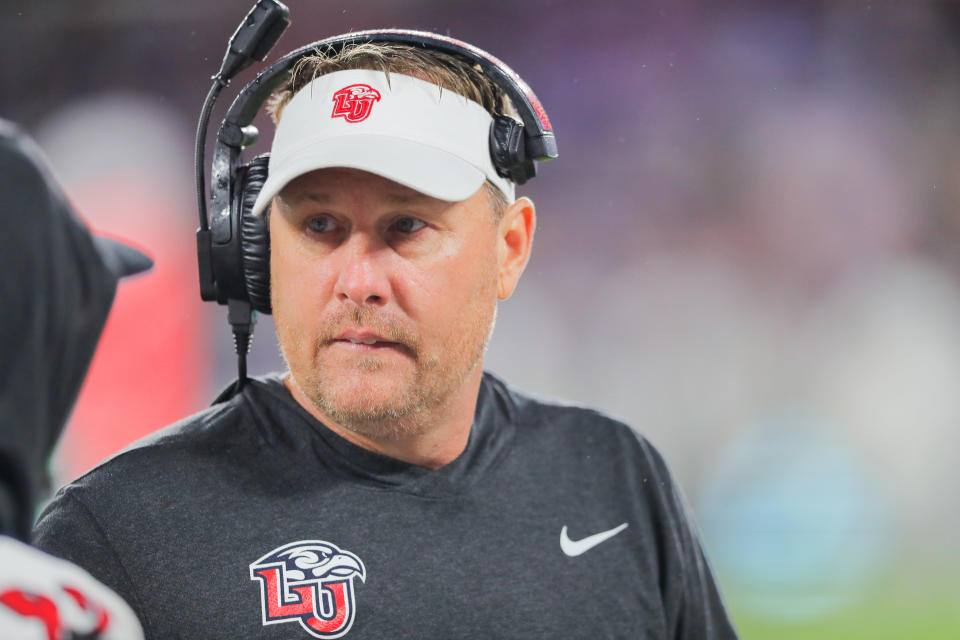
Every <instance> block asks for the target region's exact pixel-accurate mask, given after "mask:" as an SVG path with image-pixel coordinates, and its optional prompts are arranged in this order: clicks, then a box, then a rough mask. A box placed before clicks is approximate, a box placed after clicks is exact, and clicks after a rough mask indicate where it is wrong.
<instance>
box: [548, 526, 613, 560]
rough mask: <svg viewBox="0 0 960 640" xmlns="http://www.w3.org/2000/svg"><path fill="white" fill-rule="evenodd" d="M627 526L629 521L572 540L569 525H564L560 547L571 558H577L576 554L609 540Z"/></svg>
mask: <svg viewBox="0 0 960 640" xmlns="http://www.w3.org/2000/svg"><path fill="white" fill-rule="evenodd" d="M626 528H627V523H626V522H624V523H623V524H622V525H620V526H619V527H614V528H613V529H609V530H607V531H601V532H600V533H595V534H593V535H592V536H587V537H586V538H583V539H582V540H571V539H570V538H568V537H567V527H566V525H564V527H563V529H561V530H560V549H561V550H562V551H563V552H564V553H565V554H567V555H568V556H570V557H571V558H575V557H576V556H579V555H580V554H582V553H585V552H587V551H589V550H590V549H593V548H594V547H595V546H597V545H598V544H600V543H601V542H605V541H607V540H609V539H610V538H612V537H613V536H615V535H617V534H618V533H620V532H621V531H623V530H624V529H626Z"/></svg>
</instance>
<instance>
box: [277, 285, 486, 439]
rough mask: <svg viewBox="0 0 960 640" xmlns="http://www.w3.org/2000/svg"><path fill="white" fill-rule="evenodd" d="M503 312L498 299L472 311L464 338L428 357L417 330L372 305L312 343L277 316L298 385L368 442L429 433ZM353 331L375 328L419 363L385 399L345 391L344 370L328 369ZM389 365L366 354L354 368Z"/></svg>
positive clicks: (368, 370)
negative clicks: (328, 355)
mask: <svg viewBox="0 0 960 640" xmlns="http://www.w3.org/2000/svg"><path fill="white" fill-rule="evenodd" d="M496 311H497V305H496V302H495V301H492V303H491V304H490V307H489V308H487V309H486V310H483V311H481V312H478V313H473V314H469V315H468V318H467V325H468V326H463V327H462V330H461V331H459V332H457V333H456V336H457V337H458V339H457V340H453V341H451V342H452V343H446V344H442V345H435V346H434V348H435V349H436V350H437V352H436V353H435V354H425V353H424V345H423V344H422V342H421V341H420V340H419V338H418V337H417V336H416V335H415V334H414V333H413V332H410V331H408V330H406V329H405V328H404V327H403V326H402V325H401V324H399V323H397V322H391V321H390V320H389V319H386V318H383V317H380V316H379V315H378V313H377V312H374V311H372V310H370V309H367V308H358V309H355V310H353V311H352V312H343V313H340V314H338V315H337V316H335V317H333V318H331V320H330V321H329V322H327V323H326V325H325V330H324V332H323V334H322V335H321V336H319V337H316V338H313V339H312V340H310V339H309V338H307V337H306V336H301V335H297V334H298V333H299V332H297V331H294V330H291V328H290V327H288V326H286V324H285V323H284V322H283V318H282V317H275V323H276V327H277V335H278V336H279V337H280V338H281V339H280V345H281V355H282V356H283V357H284V360H285V361H286V363H287V369H288V370H289V371H290V373H291V377H292V378H293V381H294V383H295V384H296V385H297V386H298V387H299V388H300V390H301V391H302V392H303V394H304V395H305V396H306V397H307V398H308V399H309V400H310V402H311V403H313V405H314V407H316V408H317V409H318V410H319V411H320V413H321V414H322V415H324V416H327V417H328V418H329V419H330V420H332V421H333V422H335V423H336V424H338V425H340V426H342V427H344V428H346V429H349V430H350V431H352V432H354V433H357V434H359V435H362V436H365V437H368V438H372V439H376V440H398V439H402V438H406V437H411V436H416V435H419V434H421V433H424V432H426V431H428V430H429V429H430V428H431V426H433V424H435V422H436V420H435V418H436V417H438V414H439V413H440V412H442V409H443V407H444V406H445V404H446V403H447V401H448V400H449V399H450V398H451V396H452V395H453V394H454V392H455V391H457V390H458V389H460V388H461V387H462V385H463V384H464V383H465V382H466V379H467V378H468V377H469V376H470V375H471V373H473V372H474V371H475V370H476V368H477V367H478V366H480V365H481V363H482V361H483V356H484V354H485V353H486V349H487V344H488V343H489V340H490V337H491V335H492V334H493V327H494V325H495V323H496ZM275 316H276V314H275ZM351 326H352V327H361V326H362V327H365V328H368V329H372V330H373V331H374V332H376V333H377V334H379V335H381V336H383V337H385V338H387V339H389V340H391V341H394V342H398V343H400V344H402V345H403V346H404V349H405V350H406V351H407V352H408V353H407V355H408V357H411V358H412V359H413V361H414V367H413V370H412V372H411V373H410V374H407V375H404V376H403V378H402V379H399V380H397V381H396V383H395V384H394V385H393V388H392V389H391V391H390V393H388V394H386V397H385V398H381V397H378V396H379V395H381V394H374V393H371V392H370V390H367V389H362V388H361V389H357V388H354V389H347V390H344V389H338V388H337V385H336V384H335V383H333V381H334V380H336V377H337V375H338V371H336V370H334V367H328V366H325V365H324V364H322V361H321V358H320V357H318V355H319V354H320V353H321V352H322V350H324V349H327V348H329V345H330V343H331V342H332V340H333V339H334V337H335V336H336V334H337V333H338V332H339V331H341V330H342V329H344V328H345V327H351ZM304 340H307V341H310V344H311V347H310V348H309V349H307V350H306V351H305V352H304V351H303V350H302V349H301V348H300V346H301V345H303V344H304V343H303V342H302V341H304ZM285 344H286V347H284V345H285ZM291 349H292V351H291V353H289V354H288V353H287V352H288V351H289V350H291ZM290 356H294V357H293V359H291V357H290ZM292 360H296V361H292ZM385 366H386V365H385V363H384V361H383V359H382V358H380V357H378V356H375V355H371V356H361V357H359V358H357V359H356V361H355V362H354V363H353V368H354V369H355V370H358V371H361V372H363V373H365V374H370V375H376V374H377V373H378V372H380V371H382V370H383V368H384V367H385Z"/></svg>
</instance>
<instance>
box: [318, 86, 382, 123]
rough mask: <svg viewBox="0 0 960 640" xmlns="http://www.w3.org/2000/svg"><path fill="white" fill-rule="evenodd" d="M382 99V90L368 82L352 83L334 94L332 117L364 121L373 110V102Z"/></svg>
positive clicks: (348, 120) (349, 120)
mask: <svg viewBox="0 0 960 640" xmlns="http://www.w3.org/2000/svg"><path fill="white" fill-rule="evenodd" d="M379 100H380V92H379V91H377V90H376V89H374V88H373V87H371V86H370V85H366V84H352V85H350V86H349V87H344V88H343V89H340V91H337V92H336V93H334V94H333V113H332V114H331V115H330V117H331V118H343V119H344V120H346V121H347V122H363V121H364V120H366V119H367V117H368V116H369V115H370V111H371V110H373V103H374V102H378V101H379Z"/></svg>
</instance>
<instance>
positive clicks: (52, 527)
mask: <svg viewBox="0 0 960 640" xmlns="http://www.w3.org/2000/svg"><path fill="white" fill-rule="evenodd" d="M346 94H350V95H352V96H362V97H363V98H364V103H365V104H364V105H361V106H357V105H356V104H353V103H351V104H346V103H344V102H343V101H338V96H343V95H346ZM331 105H332V107H331ZM351 105H352V106H351ZM361 107H362V108H361ZM272 110H273V113H274V116H275V118H276V120H277V132H276V134H275V137H274V140H273V145H272V153H271V160H270V167H269V178H268V179H267V181H266V183H265V184H264V185H263V189H262V190H261V192H260V194H259V196H258V197H257V200H256V203H255V204H254V206H253V213H254V214H256V215H266V216H269V221H268V222H269V233H270V249H271V252H270V273H271V280H270V282H271V301H272V308H273V314H274V316H275V321H276V327H277V335H278V338H279V342H280V344H281V348H282V351H283V355H284V357H285V359H286V362H287V365H288V367H289V371H288V372H287V373H286V374H285V375H283V376H280V377H267V378H263V379H259V380H253V381H251V383H250V384H248V385H247V386H246V387H245V388H244V389H243V391H242V392H241V393H239V394H238V395H236V396H234V397H232V398H231V399H229V400H227V401H225V402H223V403H221V404H217V405H215V406H213V407H211V408H210V409H209V410H207V411H205V412H203V413H201V414H198V415H196V416H193V417H191V418H188V419H186V420H184V421H183V422H181V423H179V424H177V425H174V426H173V427H170V428H168V429H166V430H164V431H162V432H160V433H158V434H157V435H156V437H154V438H151V439H149V440H147V441H145V442H142V443H141V444H140V445H139V446H137V447H134V448H132V449H129V450H127V451H126V452H124V453H122V454H120V455H118V456H116V457H115V458H113V459H112V460H110V461H108V462H107V463H105V464H104V465H102V466H101V467H99V468H98V469H96V470H94V471H93V472H91V473H89V474H87V475H86V476H84V477H82V478H80V479H78V480H77V481H76V482H74V483H72V484H71V485H69V486H67V487H65V488H64V489H63V490H62V491H61V493H60V494H59V496H58V497H57V499H56V500H55V501H54V503H52V504H51V506H50V507H48V509H47V510H46V511H45V513H44V514H43V515H42V516H41V519H40V521H39V523H38V525H37V529H36V531H37V539H38V541H39V542H40V544H41V545H42V546H43V547H44V548H46V549H49V550H50V551H52V552H56V553H59V554H62V555H64V556H66V557H69V558H71V559H73V560H74V561H76V562H77V563H79V564H81V565H82V566H85V567H88V568H89V569H90V571H91V572H93V573H94V574H95V575H97V576H98V577H99V578H100V579H101V580H103V581H104V582H105V583H107V584H109V585H111V586H112V587H113V588H115V589H117V590H118V592H119V593H121V594H123V595H124V596H125V597H126V598H127V599H128V600H129V601H131V602H132V603H134V608H135V609H136V611H137V612H138V614H139V615H140V617H141V620H142V621H143V622H144V626H145V628H146V630H147V636H148V637H149V638H174V637H184V638H186V637H195V638H238V637H262V638H300V637H302V638H307V637H319V638H339V637H348V638H387V637H389V638H425V637H426V638H459V637H478V636H479V637H512V638H585V637H589V638H600V637H633V638H691V639H692V638H733V637H735V633H734V631H733V629H732V626H731V624H730V622H729V620H728V619H727V616H726V613H725V612H724V609H723V605H722V602H721V600H720V597H719V594H718V592H717V589H716V586H715V584H714V581H713V578H712V577H711V575H710V571H709V568H708V566H707V563H706V560H705V559H704V556H703V553H702V550H701V548H700V544H699V542H698V540H697V537H696V534H695V532H694V529H693V526H692V524H691V522H690V519H689V517H688V514H687V511H686V507H685V506H684V503H683V500H682V498H681V497H680V495H679V492H678V491H677V489H676V487H675V486H674V484H673V482H672V480H671V478H670V475H669V473H668V471H667V469H666V467H665V465H664V463H663V461H662V459H661V458H660V456H659V455H658V454H657V453H656V452H655V451H654V450H653V448H652V447H651V446H650V445H649V444H648V443H647V442H646V441H645V440H644V439H642V438H641V437H638V436H637V435H636V434H634V433H633V431H632V430H631V429H629V428H628V427H627V426H625V425H622V424H620V423H617V422H615V421H613V420H611V419H609V418H606V417H604V416H603V415H601V414H599V413H596V412H594V411H590V410H587V409H581V408H576V407H567V406H558V405H552V404H545V403H541V402H538V401H535V400H532V399H530V398H528V397H526V396H523V395H522V394H520V393H518V392H516V391H513V390H511V389H510V388H509V387H507V386H506V385H505V384H504V383H503V382H502V381H500V380H498V379H496V378H495V377H493V376H491V375H489V374H485V373H484V372H483V370H482V363H483V355H484V351H485V348H486V344H487V341H488V339H489V336H490V333H491V331H492V328H493V323H494V316H495V312H496V305H497V302H498V301H499V300H504V299H506V298H507V297H509V296H510V294H511V293H512V292H513V290H514V288H515V287H516V285H517V282H518V280H519V278H520V275H521V273H522V271H523V269H524V266H525V265H526V263H527V259H528V258H529V255H530V247H531V241H532V239H533V233H534V228H535V213H534V208H533V203H532V202H530V200H528V199H526V198H520V199H515V197H514V185H513V184H512V183H511V182H510V181H509V180H507V179H506V178H503V177H502V176H500V175H499V174H498V173H497V172H496V170H495V169H494V168H493V165H492V162H491V159H490V154H489V152H488V151H487V149H488V146H487V145H488V135H489V134H488V132H489V130H490V123H491V116H492V114H499V113H504V112H507V113H509V106H508V105H506V104H505V100H504V97H503V95H502V93H501V91H500V90H499V88H498V87H497V86H496V85H495V84H494V83H492V82H490V80H489V79H487V78H486V77H485V76H484V75H483V74H482V73H481V72H480V71H478V70H477V69H476V68H474V67H473V66H472V65H470V64H468V63H466V62H464V61H462V60H459V59H458V58H456V57H454V56H452V55H448V54H444V53H440V52H436V51H432V50H427V49H418V48H411V47H406V46H402V45H397V44H363V45H359V46H356V47H349V48H347V49H345V50H344V51H343V52H341V53H338V54H335V55H334V57H333V58H329V57H327V56H326V55H324V54H320V53H318V55H317V56H315V57H311V58H307V59H304V61H302V62H301V63H300V64H299V65H298V66H297V68H296V70H295V72H294V73H293V74H292V78H291V80H290V82H289V83H288V85H287V86H286V87H284V88H282V89H281V90H280V91H279V92H278V94H277V95H276V98H275V100H274V103H273V107H272Z"/></svg>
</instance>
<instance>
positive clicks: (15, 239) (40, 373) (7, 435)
mask: <svg viewBox="0 0 960 640" xmlns="http://www.w3.org/2000/svg"><path fill="white" fill-rule="evenodd" d="M0 201H2V202H3V207H4V228H3V233H2V234H0V273H2V274H3V277H2V279H0V282H2V288H0V303H2V305H3V310H4V313H3V314H0V316H2V320H0V323H2V330H0V354H2V362H3V369H2V372H0V377H2V382H0V637H2V638H5V639H11V640H14V639H15V640H21V639H23V640H28V639H32V638H48V639H49V640H61V639H64V638H68V637H69V638H79V637H83V638H100V639H108V638H109V639H113V640H131V639H132V640H136V639H137V638H142V637H143V632H142V630H141V628H140V625H139V623H138V622H137V619H136V617H135V615H134V613H133V611H131V610H130V608H129V607H128V606H127V605H126V603H124V601H123V600H122V599H121V598H120V597H119V596H117V595H116V594H115V593H114V592H112V591H111V590H110V589H108V588H107V587H105V586H104V585H102V584H101V583H99V582H97V581H96V580H95V579H94V578H93V577H92V576H90V574H89V573H87V572H86V571H84V570H83V569H81V568H79V567H77V566H76V565H73V564H71V563H69V562H67V561H65V560H61V559H58V558H55V557H52V556H49V555H47V554H46V553H42V552H40V551H38V550H36V549H34V548H32V547H30V546H28V545H27V544H26V542H27V540H28V537H29V533H30V525H31V523H32V522H33V516H34V509H35V508H36V504H37V502H38V501H39V499H40V498H41V497H42V496H43V494H44V493H45V491H46V490H47V485H48V480H47V461H48V460H49V457H50V454H51V451H52V450H53V447H54V445H55V444H56V442H57V439H58V437H59V435H60V433H61V431H62V430H63V427H64V424H65V423H66V420H67V416H68V414H69V412H70V408H71V406H72V405H73V402H74V400H75V399H76V396H77V392H78V391H79V389H80V385H81V383H82V382H83V378H84V374H85V373H86V371H87V367H88V366H89V364H90V360H91V358H92V357H93V352H94V350H95V348H96V345H97V340H98V339H99V337H100V333H101V331H102V330H103V326H104V323H105V322H106V319H107V314H108V313H109V311H110V306H111V303H112V302H113V297H114V293H115V292H116V286H117V279H118V278H120V277H123V276H126V275H131V274H133V273H137V272H139V271H143V270H144V269H147V268H149V267H150V265H151V262H150V259H149V258H147V257H146V256H145V255H143V254H141V253H140V252H139V251H137V250H135V249H133V248H132V247H129V246H127V245H123V244H121V243H118V242H115V241H113V240H109V239H107V238H103V237H94V236H92V235H91V234H90V231H89V230H88V229H87V227H86V225H84V223H83V222H82V221H81V220H80V219H79V217H77V215H76V214H75V213H74V211H73V209H72V208H71V206H70V204H69V203H68V202H67V200H66V198H65V197H64V195H63V193H62V192H61V191H60V189H59V187H58V186H57V184H56V182H55V181H54V179H53V177H52V175H51V173H50V171H49V169H48V168H47V166H46V162H45V160H44V159H43V158H42V156H41V155H40V152H39V149H38V147H36V145H35V144H34V143H33V141H32V140H30V139H29V138H27V136H26V135H25V134H23V133H22V132H21V131H20V130H19V129H18V128H17V127H16V126H15V125H13V124H11V123H9V122H6V121H3V120H0Z"/></svg>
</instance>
